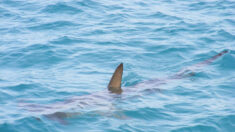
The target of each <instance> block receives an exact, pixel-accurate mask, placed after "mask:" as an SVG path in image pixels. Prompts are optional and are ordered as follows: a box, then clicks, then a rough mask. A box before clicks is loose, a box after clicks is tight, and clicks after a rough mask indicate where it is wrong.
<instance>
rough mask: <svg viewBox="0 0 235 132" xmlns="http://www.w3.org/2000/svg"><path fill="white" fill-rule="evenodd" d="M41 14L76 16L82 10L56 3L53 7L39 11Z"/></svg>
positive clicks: (49, 6)
mask: <svg viewBox="0 0 235 132" xmlns="http://www.w3.org/2000/svg"><path fill="white" fill-rule="evenodd" d="M41 12H42V13H62V14H63V13H64V14H74V15H77V14H78V13H81V12H82V10H80V9H77V8H76V7H74V6H70V5H68V4H66V3H56V4H55V5H48V6H46V7H45V8H44V9H42V10H41Z"/></svg>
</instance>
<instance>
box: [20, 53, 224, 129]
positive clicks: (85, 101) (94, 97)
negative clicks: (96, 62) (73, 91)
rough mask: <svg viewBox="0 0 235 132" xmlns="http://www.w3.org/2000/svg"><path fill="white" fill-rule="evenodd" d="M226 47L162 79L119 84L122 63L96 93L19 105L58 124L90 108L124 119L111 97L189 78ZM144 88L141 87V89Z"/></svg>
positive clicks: (98, 113)
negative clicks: (103, 86)
mask: <svg viewBox="0 0 235 132" xmlns="http://www.w3.org/2000/svg"><path fill="white" fill-rule="evenodd" d="M228 52H229V50H224V51H222V52H219V53H217V54H216V55H214V56H212V57H210V58H209V59H206V60H204V61H202V62H200V63H197V64H195V65H193V66H190V67H187V68H185V69H182V70H180V71H179V72H177V73H176V74H174V75H172V76H169V77H167V78H165V79H152V80H147V81H143V82H140V83H138V84H136V85H134V86H128V87H122V86H121V85H122V76H123V67H124V66H123V63H120V64H119V65H118V66H117V67H116V69H115V71H114V73H113V75H112V77H111V79H110V81H109V83H108V86H107V90H105V91H100V92H95V93H92V94H89V95H83V96H75V97H72V98H70V99H67V100H65V101H62V102H57V103H54V104H48V105H40V104H33V103H28V102H25V101H20V102H19V106H20V107H22V108H23V109H24V110H28V111H30V112H34V113H37V114H34V115H36V116H34V117H35V119H37V120H41V119H40V118H39V117H40V116H41V115H43V117H46V118H48V119H51V120H55V121H58V122H59V123H61V124H67V122H66V120H65V119H67V118H72V117H76V116H79V115H82V114H83V113H87V111H91V112H90V115H92V116H95V115H105V116H112V117H113V116H114V117H117V118H123V117H124V118H125V115H124V116H123V115H122V114H119V115H117V114H113V113H114V112H113V111H116V108H115V105H114V104H113V102H112V101H113V99H114V98H116V97H120V96H122V95H125V94H126V95H134V94H135V93H137V92H141V93H144V92H146V91H147V92H158V91H161V89H159V88H158V86H159V85H162V84H165V83H169V82H170V81H172V80H177V79H182V78H186V77H191V76H194V75H195V74H196V71H197V70H198V69H200V68H202V67H204V66H206V65H209V64H210V63H212V62H214V61H215V60H217V59H218V58H220V57H221V56H223V55H224V54H226V53H228ZM142 88H143V89H142Z"/></svg>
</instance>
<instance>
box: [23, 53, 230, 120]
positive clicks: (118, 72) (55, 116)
mask: <svg viewBox="0 0 235 132" xmlns="http://www.w3.org/2000/svg"><path fill="white" fill-rule="evenodd" d="M228 52H229V51H228V50H224V51H222V52H220V53H218V54H217V55H215V56H213V57H211V58H209V59H207V60H205V61H202V62H200V63H197V64H195V65H193V66H191V67H189V68H187V69H186V70H185V69H183V70H182V71H180V72H178V73H176V74H175V75H173V76H170V77H169V78H168V79H173V80H175V79H181V78H185V77H189V76H194V75H195V72H193V70H195V69H198V68H200V67H203V66H205V65H208V64H210V63H212V62H213V61H215V60H216V59H217V58H219V57H221V56H222V55H224V54H226V53H228ZM122 75H123V63H120V64H119V65H118V66H117V68H116V69H115V71H114V73H113V75H112V77H111V79H110V81H109V84H108V86H107V89H108V91H109V92H110V93H113V94H117V95H120V94H122V93H123V92H125V91H126V90H123V89H122V87H121V84H122ZM159 81H161V80H159V79H153V80H149V81H145V82H142V83H140V84H143V85H145V83H155V82H159ZM159 84H162V83H161V82H160V83H157V85H159ZM138 85H139V84H137V85H135V86H134V87H138ZM158 90H159V89H158ZM80 99H81V100H82V99H83V98H75V99H71V100H67V101H64V102H62V103H59V104H58V105H54V107H52V106H43V105H38V104H30V103H24V102H21V103H20V106H21V107H23V108H24V107H27V110H29V111H33V112H37V110H39V111H40V109H42V110H48V109H49V110H50V109H57V107H58V108H59V107H60V105H66V104H67V105H69V104H70V103H74V102H75V103H81V102H82V101H79V102H77V100H80ZM83 103H84V102H83ZM76 105H78V104H76ZM34 108H37V109H36V110H35V111H34ZM69 108H70V107H69ZM43 115H44V116H45V117H47V118H49V119H52V120H56V121H58V122H60V123H61V124H67V122H66V121H65V120H64V119H65V118H69V117H74V116H77V115H81V113H80V112H60V111H57V112H54V113H51V114H46V113H44V114H43ZM114 116H115V115H114ZM35 119H37V120H40V118H38V117H35Z"/></svg>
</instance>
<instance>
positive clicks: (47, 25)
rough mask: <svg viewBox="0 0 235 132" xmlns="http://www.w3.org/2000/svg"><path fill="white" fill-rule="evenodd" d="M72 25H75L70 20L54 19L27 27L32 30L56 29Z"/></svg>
mask: <svg viewBox="0 0 235 132" xmlns="http://www.w3.org/2000/svg"><path fill="white" fill-rule="evenodd" d="M74 26H76V24H75V23H73V22H70V21H55V22H49V23H44V24H38V25H35V26H31V27H28V29H30V30H33V31H41V30H57V29H62V28H64V27H74Z"/></svg>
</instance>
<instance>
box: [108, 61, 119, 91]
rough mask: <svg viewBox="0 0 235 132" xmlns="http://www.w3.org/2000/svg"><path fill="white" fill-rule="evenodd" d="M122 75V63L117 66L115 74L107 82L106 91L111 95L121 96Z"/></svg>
mask: <svg viewBox="0 0 235 132" xmlns="http://www.w3.org/2000/svg"><path fill="white" fill-rule="evenodd" d="M122 73H123V63H121V64H119V66H118V67H117V68H116V70H115V72H114V73H113V76H112V78H111V80H110V82H109V85H108V90H109V91H110V92H112V93H116V94H121V93H122V88H121V83H122Z"/></svg>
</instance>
